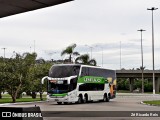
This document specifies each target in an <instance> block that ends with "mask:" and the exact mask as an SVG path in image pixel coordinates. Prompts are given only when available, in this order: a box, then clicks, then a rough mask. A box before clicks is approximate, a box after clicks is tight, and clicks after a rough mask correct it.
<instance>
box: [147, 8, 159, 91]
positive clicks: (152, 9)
mask: <svg viewBox="0 0 160 120" xmlns="http://www.w3.org/2000/svg"><path fill="white" fill-rule="evenodd" d="M157 9H158V8H155V7H152V8H147V10H151V11H152V60H153V94H155V71H154V24H153V11H154V10H157Z"/></svg>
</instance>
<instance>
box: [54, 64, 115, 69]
mask: <svg viewBox="0 0 160 120" xmlns="http://www.w3.org/2000/svg"><path fill="white" fill-rule="evenodd" d="M53 66H80V67H91V68H100V69H106V68H103V67H100V66H92V65H83V64H54V65H53ZM106 70H112V69H106Z"/></svg>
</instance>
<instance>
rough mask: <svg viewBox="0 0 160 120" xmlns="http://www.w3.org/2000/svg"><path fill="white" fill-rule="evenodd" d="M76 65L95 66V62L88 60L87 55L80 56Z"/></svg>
mask: <svg viewBox="0 0 160 120" xmlns="http://www.w3.org/2000/svg"><path fill="white" fill-rule="evenodd" d="M76 63H80V64H85V65H93V66H96V65H97V62H96V60H95V59H90V57H89V55H88V54H84V55H80V56H79V57H77V59H76Z"/></svg>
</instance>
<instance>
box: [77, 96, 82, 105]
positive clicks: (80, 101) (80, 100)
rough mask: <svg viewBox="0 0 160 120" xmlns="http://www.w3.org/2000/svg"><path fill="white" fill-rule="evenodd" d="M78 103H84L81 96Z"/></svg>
mask: <svg viewBox="0 0 160 120" xmlns="http://www.w3.org/2000/svg"><path fill="white" fill-rule="evenodd" d="M77 103H78V104H81V103H82V97H80V96H79V98H78V101H77Z"/></svg>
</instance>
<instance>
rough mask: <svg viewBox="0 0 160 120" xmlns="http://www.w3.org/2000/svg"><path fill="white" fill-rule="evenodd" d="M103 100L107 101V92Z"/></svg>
mask: <svg viewBox="0 0 160 120" xmlns="http://www.w3.org/2000/svg"><path fill="white" fill-rule="evenodd" d="M103 101H104V102H107V94H104V96H103Z"/></svg>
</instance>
